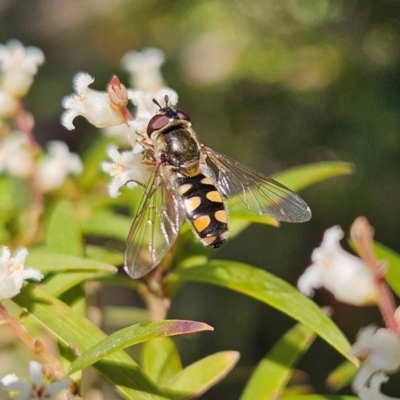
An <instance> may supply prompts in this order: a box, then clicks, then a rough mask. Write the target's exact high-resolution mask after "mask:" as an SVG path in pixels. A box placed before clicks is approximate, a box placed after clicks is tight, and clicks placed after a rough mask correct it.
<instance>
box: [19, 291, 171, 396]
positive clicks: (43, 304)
mask: <svg viewBox="0 0 400 400" xmlns="http://www.w3.org/2000/svg"><path fill="white" fill-rule="evenodd" d="M13 301H14V302H15V303H16V304H18V305H19V306H20V307H22V308H24V309H25V310H26V313H25V314H24V318H28V317H30V318H33V319H34V320H36V321H37V322H39V323H40V324H41V325H43V326H44V327H45V328H46V329H47V330H48V331H49V332H50V333H52V334H53V335H54V336H55V337H56V338H57V339H59V340H60V342H61V343H63V344H64V345H65V346H66V347H69V348H71V349H73V350H74V352H75V354H78V355H79V354H82V353H83V352H84V351H85V350H87V349H89V348H90V347H92V346H94V345H96V344H97V343H98V342H100V341H101V340H103V339H104V338H105V337H106V335H105V334H104V333H103V332H102V331H101V330H100V329H99V328H97V327H96V326H95V325H93V324H92V323H91V322H90V321H89V320H88V319H87V318H85V317H83V316H81V315H79V314H78V313H76V312H74V311H73V310H72V309H71V308H70V307H69V306H68V305H66V304H65V303H63V302H62V301H60V300H58V299H56V298H54V297H53V296H51V295H49V294H47V293H46V292H44V291H43V290H41V289H40V288H39V287H33V286H32V285H25V286H24V287H23V289H22V290H21V292H20V294H18V295H17V296H15V297H14V298H13ZM55 316H56V317H55ZM94 367H95V368H96V369H97V370H99V371H100V372H101V373H102V374H103V375H104V376H105V377H106V378H107V379H108V380H109V381H110V382H112V383H113V384H115V385H117V386H118V389H119V390H120V392H121V393H122V394H124V395H125V396H126V398H128V399H135V400H155V399H157V400H158V399H160V398H164V397H168V398H170V396H169V395H168V396H167V395H163V391H162V390H161V389H160V388H159V387H157V386H156V385H155V384H154V382H152V381H151V380H150V379H149V378H148V377H147V376H146V375H145V374H144V372H143V371H142V369H141V368H140V367H139V366H138V365H137V364H136V363H135V362H134V361H133V360H132V359H131V358H130V357H129V356H128V355H127V354H126V353H125V352H115V353H113V354H111V355H109V356H107V357H106V358H104V359H103V360H101V361H98V362H97V363H96V364H94Z"/></svg>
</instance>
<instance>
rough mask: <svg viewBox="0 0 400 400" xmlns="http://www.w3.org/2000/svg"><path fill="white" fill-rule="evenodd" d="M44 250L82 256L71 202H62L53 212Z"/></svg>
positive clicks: (80, 239)
mask: <svg viewBox="0 0 400 400" xmlns="http://www.w3.org/2000/svg"><path fill="white" fill-rule="evenodd" d="M46 248H47V250H48V251H49V252H52V253H60V254H68V255H72V256H81V255H83V243H82V237H81V232H80V228H79V224H78V219H77V216H76V215H75V210H74V206H73V204H72V203H71V202H69V201H62V202H60V203H59V204H58V205H57V206H56V208H55V210H54V211H53V214H52V216H51V218H50V221H49V226H48V228H47V235H46Z"/></svg>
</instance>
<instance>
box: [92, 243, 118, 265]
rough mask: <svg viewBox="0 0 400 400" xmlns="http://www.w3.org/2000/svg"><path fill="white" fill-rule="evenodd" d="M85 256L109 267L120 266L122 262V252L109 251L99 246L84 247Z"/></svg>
mask: <svg viewBox="0 0 400 400" xmlns="http://www.w3.org/2000/svg"><path fill="white" fill-rule="evenodd" d="M85 254H86V257H87V258H90V259H92V260H98V261H101V262H103V263H108V264H111V265H122V263H123V262H124V257H123V252H122V251H115V250H109V249H106V248H104V247H100V246H94V245H86V246H85Z"/></svg>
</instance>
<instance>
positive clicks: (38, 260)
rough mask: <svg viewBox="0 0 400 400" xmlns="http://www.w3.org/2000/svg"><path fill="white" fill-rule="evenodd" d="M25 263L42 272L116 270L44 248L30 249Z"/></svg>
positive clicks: (111, 266)
mask: <svg viewBox="0 0 400 400" xmlns="http://www.w3.org/2000/svg"><path fill="white" fill-rule="evenodd" d="M26 265H29V267H32V268H36V269H38V270H40V271H43V272H53V271H57V272H70V271H87V272H91V273H92V272H93V271H104V272H111V273H115V272H117V268H115V267H114V266H113V265H110V264H106V263H103V262H100V261H94V260H89V259H87V258H83V257H76V256H70V255H64V254H55V253H50V252H47V251H46V250H32V251H31V252H29V255H28V257H27V260H26Z"/></svg>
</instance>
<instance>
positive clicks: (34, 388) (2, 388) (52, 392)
mask: <svg viewBox="0 0 400 400" xmlns="http://www.w3.org/2000/svg"><path fill="white" fill-rule="evenodd" d="M42 370H43V368H42V365H41V364H39V363H38V362H36V361H31V362H30V363H29V375H30V380H31V381H30V382H29V383H25V382H22V381H21V380H20V379H19V378H18V377H17V376H16V375H15V374H9V375H6V376H5V377H4V378H2V379H1V381H0V382H1V383H0V400H6V399H9V398H10V397H9V393H10V392H11V393H15V392H17V394H16V395H15V396H13V397H12V398H13V399H14V400H56V399H57V394H59V393H60V392H61V391H62V390H64V389H66V388H67V387H68V384H69V382H68V380H67V379H61V380H59V381H56V382H53V383H51V384H50V385H47V384H46V383H44V382H43V379H42Z"/></svg>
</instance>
